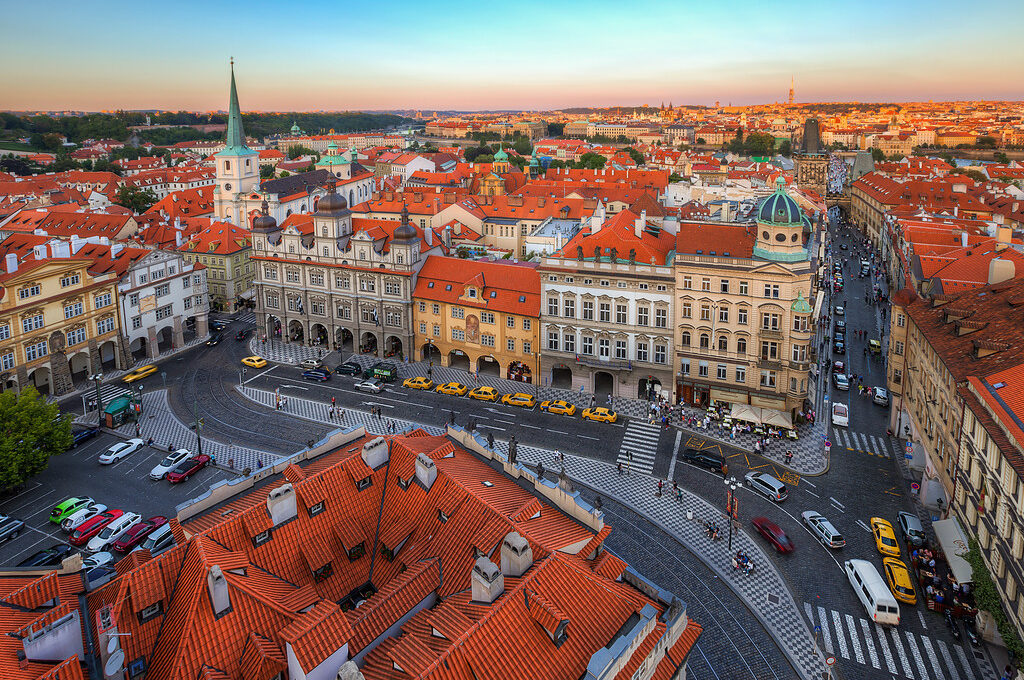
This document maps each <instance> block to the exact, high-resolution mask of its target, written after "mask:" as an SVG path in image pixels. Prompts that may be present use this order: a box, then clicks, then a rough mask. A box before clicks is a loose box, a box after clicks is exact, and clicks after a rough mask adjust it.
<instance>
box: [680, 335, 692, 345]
mask: <svg viewBox="0 0 1024 680" xmlns="http://www.w3.org/2000/svg"><path fill="white" fill-rule="evenodd" d="M679 343H680V344H681V345H682V346H683V347H689V346H690V331H683V334H682V335H681V336H680V338H679Z"/></svg>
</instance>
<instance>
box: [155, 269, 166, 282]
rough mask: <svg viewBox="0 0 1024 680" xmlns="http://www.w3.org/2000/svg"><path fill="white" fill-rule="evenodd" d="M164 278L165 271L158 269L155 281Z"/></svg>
mask: <svg viewBox="0 0 1024 680" xmlns="http://www.w3.org/2000/svg"><path fill="white" fill-rule="evenodd" d="M162 278H164V270H163V269H158V270H157V271H155V272H153V280H154V281H156V280H157V279H162Z"/></svg>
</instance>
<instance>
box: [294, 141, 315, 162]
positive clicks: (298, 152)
mask: <svg viewBox="0 0 1024 680" xmlns="http://www.w3.org/2000/svg"><path fill="white" fill-rule="evenodd" d="M299 156H313V157H314V158H319V157H320V154H318V153H317V152H316V151H313V150H312V149H310V148H309V147H308V146H302V145H301V144H296V145H295V146H293V147H291V148H290V149H288V158H289V159H290V160H295V159H296V158H298V157H299Z"/></svg>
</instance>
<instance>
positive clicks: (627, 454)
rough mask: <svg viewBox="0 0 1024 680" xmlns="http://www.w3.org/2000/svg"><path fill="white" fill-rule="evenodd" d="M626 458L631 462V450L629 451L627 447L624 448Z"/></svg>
mask: <svg viewBox="0 0 1024 680" xmlns="http://www.w3.org/2000/svg"><path fill="white" fill-rule="evenodd" d="M626 460H628V461H629V462H630V463H632V462H633V452H632V451H630V450H629V449H626Z"/></svg>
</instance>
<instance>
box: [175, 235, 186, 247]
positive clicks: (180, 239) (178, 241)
mask: <svg viewBox="0 0 1024 680" xmlns="http://www.w3.org/2000/svg"><path fill="white" fill-rule="evenodd" d="M184 240H185V239H184V237H183V236H182V233H181V232H180V231H176V232H174V246H175V247H176V248H180V247H181V244H182V242H183V241H184Z"/></svg>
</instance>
